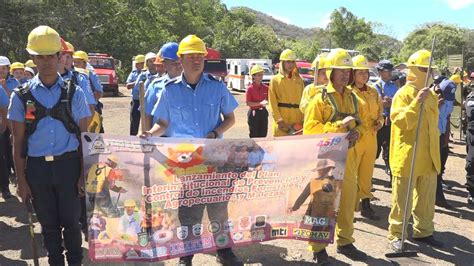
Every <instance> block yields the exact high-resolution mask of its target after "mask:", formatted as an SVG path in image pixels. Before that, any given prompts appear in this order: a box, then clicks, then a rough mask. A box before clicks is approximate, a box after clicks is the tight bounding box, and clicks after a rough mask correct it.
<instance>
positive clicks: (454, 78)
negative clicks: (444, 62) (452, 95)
mask: <svg viewBox="0 0 474 266" xmlns="http://www.w3.org/2000/svg"><path fill="white" fill-rule="evenodd" d="M449 79H450V80H452V81H453V82H454V83H456V84H461V82H462V80H461V75H459V74H454V75H452V76H451V77H449Z"/></svg>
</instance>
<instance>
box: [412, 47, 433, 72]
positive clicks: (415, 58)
mask: <svg viewBox="0 0 474 266" xmlns="http://www.w3.org/2000/svg"><path fill="white" fill-rule="evenodd" d="M430 57H431V52H430V51H427V50H419V51H417V52H415V53H414V54H412V55H411V56H410V58H408V62H407V66H409V67H424V68H428V67H429V65H430ZM431 67H434V66H431Z"/></svg>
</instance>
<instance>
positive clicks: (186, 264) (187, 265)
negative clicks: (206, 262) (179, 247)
mask: <svg viewBox="0 0 474 266" xmlns="http://www.w3.org/2000/svg"><path fill="white" fill-rule="evenodd" d="M193 257H194V255H189V256H184V257H181V258H179V261H178V264H177V265H178V266H192V265H193Z"/></svg>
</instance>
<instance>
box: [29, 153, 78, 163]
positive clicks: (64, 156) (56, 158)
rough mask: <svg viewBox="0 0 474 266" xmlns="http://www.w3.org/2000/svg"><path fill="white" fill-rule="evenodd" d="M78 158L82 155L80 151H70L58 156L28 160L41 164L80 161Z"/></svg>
mask: <svg viewBox="0 0 474 266" xmlns="http://www.w3.org/2000/svg"><path fill="white" fill-rule="evenodd" d="M78 158H80V154H79V152H78V151H69V152H65V153H63V154H61V155H57V156H53V155H48V156H39V157H32V156H28V160H32V161H41V162H54V161H64V160H69V159H78Z"/></svg>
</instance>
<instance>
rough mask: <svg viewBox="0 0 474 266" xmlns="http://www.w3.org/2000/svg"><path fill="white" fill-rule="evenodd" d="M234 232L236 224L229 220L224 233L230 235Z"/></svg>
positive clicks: (226, 222) (225, 224)
mask: <svg viewBox="0 0 474 266" xmlns="http://www.w3.org/2000/svg"><path fill="white" fill-rule="evenodd" d="M232 230H234V223H233V222H232V220H230V219H229V220H227V221H225V223H224V232H226V233H229V232H230V231H232Z"/></svg>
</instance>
